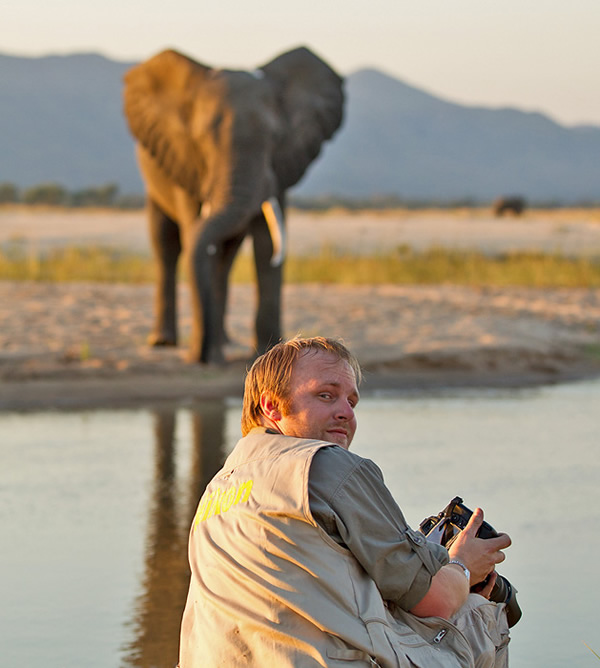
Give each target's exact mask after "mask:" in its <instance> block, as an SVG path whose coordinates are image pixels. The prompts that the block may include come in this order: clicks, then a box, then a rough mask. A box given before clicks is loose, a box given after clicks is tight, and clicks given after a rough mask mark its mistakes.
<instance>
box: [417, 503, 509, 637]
mask: <svg viewBox="0 0 600 668" xmlns="http://www.w3.org/2000/svg"><path fill="white" fill-rule="evenodd" d="M472 515H473V511H472V510H470V509H469V508H467V506H465V505H464V504H463V500H462V499H461V498H460V496H455V497H454V498H453V499H452V501H450V503H449V504H448V505H447V506H446V507H445V508H444V510H442V512H440V513H438V514H437V515H432V516H431V517H426V518H425V519H424V520H423V521H422V522H421V524H420V525H419V531H420V532H421V533H423V534H425V536H427V539H428V540H430V541H433V542H434V543H438V544H439V545H443V546H444V547H446V548H448V547H450V545H452V543H453V542H454V541H455V540H456V538H457V536H458V535H460V532H461V531H464V529H465V527H466V526H467V524H468V523H469V520H470V519H471V516H472ZM476 536H477V538H484V539H488V538H495V537H496V536H498V532H497V531H496V530H495V529H494V527H492V526H491V524H488V523H487V522H485V521H484V522H483V523H482V524H481V527H480V528H479V530H478V531H477V534H476ZM488 577H489V576H488ZM486 582H487V579H486V581H484V582H479V583H477V584H475V585H473V586H472V587H471V591H472V592H475V593H477V592H479V591H481V589H482V588H483V587H484V586H485V584H486ZM516 594H517V590H516V589H515V588H514V587H513V586H512V585H511V584H510V582H509V581H508V580H507V579H506V578H505V577H504V576H502V575H500V574H498V577H497V579H496V583H495V584H494V588H493V589H492V593H491V594H490V601H494V602H496V603H506V614H507V618H508V625H509V626H514V625H515V624H516V623H517V622H518V621H519V619H521V615H522V612H521V608H520V607H519V604H518V603H517V597H516Z"/></svg>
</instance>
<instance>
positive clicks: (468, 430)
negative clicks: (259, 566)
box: [0, 381, 600, 668]
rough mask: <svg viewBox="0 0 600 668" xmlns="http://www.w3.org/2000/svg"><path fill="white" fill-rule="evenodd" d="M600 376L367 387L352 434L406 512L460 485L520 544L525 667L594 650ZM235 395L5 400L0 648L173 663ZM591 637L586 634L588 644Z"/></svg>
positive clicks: (233, 437)
mask: <svg viewBox="0 0 600 668" xmlns="http://www.w3.org/2000/svg"><path fill="white" fill-rule="evenodd" d="M599 411H600V381H586V382H581V383H574V384H567V385H559V386H551V387H544V388H538V389H527V390H511V391H498V390H485V391H482V390H477V391H466V390H453V391H449V392H440V393H433V394H432V393H428V394H422V393H421V394H414V395H406V394H404V395H401V396H397V395H396V396H386V395H382V396H377V397H368V398H365V399H363V400H362V401H361V403H360V406H359V409H358V415H359V429H358V432H357V435H356V438H355V441H354V444H353V449H354V450H355V451H356V452H358V453H360V454H362V455H364V456H367V457H370V458H372V459H374V460H375V461H376V462H377V463H378V464H379V465H380V467H381V468H382V470H383V472H384V475H385V478H386V481H387V483H388V485H389V487H390V488H391V490H392V492H393V493H394V496H395V497H396V499H397V500H398V502H399V504H400V506H401V507H402V508H403V510H404V512H405V515H406V517H407V519H408V520H409V522H410V523H411V524H412V525H413V526H415V525H418V523H419V522H420V520H421V519H423V517H424V516H426V515H429V514H434V513H437V512H438V511H439V510H441V509H442V508H443V507H444V506H445V505H446V504H447V503H448V501H449V500H450V499H451V498H452V497H454V496H455V495H460V496H462V497H463V499H464V501H465V503H466V504H467V505H469V506H470V507H474V506H476V505H480V506H482V507H483V508H484V510H485V512H486V519H487V520H488V521H489V522H490V523H491V524H492V525H493V526H495V527H496V528H497V529H498V530H502V531H507V532H508V533H510V535H511V537H512V539H513V546H512V547H511V548H509V550H507V560H506V561H505V562H504V564H502V565H501V567H500V568H499V571H500V572H501V573H502V574H504V575H505V576H506V577H508V579H509V580H510V581H511V582H513V584H515V585H516V587H517V589H518V590H519V596H518V598H519V601H520V603H521V607H522V608H523V611H524V614H523V618H522V620H521V621H520V622H519V624H518V625H517V626H516V627H515V628H514V629H513V633H512V638H513V639H512V642H511V666H512V667H513V668H526V667H527V668H529V667H531V668H533V667H536V668H538V667H539V666H544V667H545V668H554V667H556V668H558V667H561V668H564V666H570V667H573V666H575V667H579V666H582V667H583V666H595V665H599V664H598V660H597V659H596V658H595V657H594V656H593V654H592V653H591V652H590V650H589V649H588V648H587V647H586V646H585V644H587V645H589V646H590V647H591V648H592V649H594V650H595V651H596V652H598V653H600V626H599V624H598V611H597V610H598V606H597V601H598V598H599V593H600V587H599V586H598V577H597V566H596V556H594V555H597V554H598V552H599V551H600V538H599V534H598V528H599V527H600V493H599V491H598V490H599V486H598V481H599V480H600V458H599V456H598V431H599V426H600V419H599ZM239 414H240V406H239V404H238V402H236V401H225V402H214V403H213V402H206V403H203V404H198V405H196V404H194V405H185V406H182V405H177V406H171V405H165V406H161V407H159V408H156V407H154V408H143V409H138V410H94V411H91V410H90V411H78V412H40V413H37V412H36V413H32V412H29V413H10V412H7V413H1V414H0V527H1V529H2V538H1V541H2V542H1V545H2V550H1V552H0V555H1V556H0V566H1V569H0V573H1V576H0V577H1V585H2V586H1V591H2V607H1V612H0V648H1V649H0V655H1V657H2V659H1V664H2V665H4V666H19V667H20V668H24V667H25V668H30V667H34V666H35V667H37V666H44V668H80V667H81V666H86V668H113V667H115V668H116V667H127V666H139V667H144V668H150V667H153V666H156V667H157V668H163V667H164V668H170V667H171V666H174V665H175V663H176V662H177V643H178V629H179V621H180V616H181V611H182V607H183V603H184V601H185V595H186V591H187V578H188V572H187V559H186V543H187V532H188V527H189V524H190V521H191V517H192V516H193V513H194V510H195V506H196V504H197V501H198V499H199V497H200V494H201V492H202V489H203V487H204V485H205V484H206V482H207V480H208V479H209V478H210V477H211V476H212V474H213V472H214V471H215V470H216V469H217V468H218V467H219V465H220V462H221V460H222V458H223V457H224V456H225V454H226V453H227V452H228V451H229V450H230V449H231V448H232V447H233V445H234V444H235V442H236V441H237V439H238V437H239ZM584 643H585V644H584Z"/></svg>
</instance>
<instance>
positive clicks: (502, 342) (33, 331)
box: [0, 213, 600, 410]
mask: <svg viewBox="0 0 600 668" xmlns="http://www.w3.org/2000/svg"><path fill="white" fill-rule="evenodd" d="M18 215H20V216H21V218H20V220H21V222H22V223H23V222H26V223H27V224H26V225H25V224H23V225H21V226H20V227H19V230H20V234H16V233H15V232H14V229H13V231H12V233H11V236H10V237H9V238H11V239H13V240H14V239H15V238H17V237H18V238H19V239H21V240H26V241H27V243H31V244H38V245H41V244H50V245H57V244H58V243H65V242H66V241H68V243H85V242H89V241H90V238H94V234H95V233H97V232H98V230H99V231H100V232H101V231H102V230H103V229H104V228H102V226H100V227H98V226H97V225H94V220H93V217H92V218H91V219H90V218H89V217H88V218H87V221H88V222H89V223H91V224H90V225H89V226H88V227H84V226H82V220H75V219H74V218H73V217H71V216H70V215H63V216H62V218H61V217H58V218H54V219H52V220H51V221H50V223H48V218H45V219H44V221H45V223H44V222H41V221H40V219H38V218H36V217H35V216H33V218H32V217H31V215H30V214H27V216H29V217H26V218H23V216H24V215H25V214H23V213H20V214H18ZM52 215H54V216H56V214H52ZM102 215H104V216H108V217H107V218H105V223H106V226H107V227H109V228H110V236H109V237H108V238H107V239H103V240H102V243H111V244H112V245H121V246H124V245H125V246H128V247H131V246H132V245H133V246H135V244H140V245H141V244H144V243H146V244H147V241H146V240H145V229H144V223H143V216H141V215H140V214H139V213H135V214H127V215H124V214H123V217H122V218H119V217H118V216H116V217H115V215H114V214H102ZM302 215H304V214H302ZM4 216H5V214H4ZM79 216H80V219H81V217H82V214H79ZM432 216H433V214H432ZM83 218H85V216H83ZM309 218H310V217H308V218H304V219H302V220H301V224H299V223H298V222H297V220H298V219H296V225H295V224H294V220H292V221H291V225H290V240H292V239H293V238H294V236H295V237H296V238H297V239H300V238H304V243H305V244H311V243H313V244H314V243H315V240H316V239H319V240H320V242H321V243H333V242H335V240H336V239H343V243H344V244H346V245H347V246H350V245H351V244H358V245H360V246H361V247H364V244H365V241H364V238H363V237H365V235H366V237H365V238H368V239H369V241H370V243H371V244H372V245H373V246H375V245H376V244H382V243H385V244H388V243H390V240H389V239H387V238H386V237H385V235H382V233H381V230H382V229H385V230H386V234H391V235H392V236H393V243H399V242H400V243H406V240H405V239H404V236H403V235H405V234H408V233H407V232H406V228H407V226H410V225H412V224H413V223H412V222H411V221H413V219H412V218H405V219H404V220H397V221H396V222H395V223H394V222H393V221H390V220H385V221H382V220H381V221H379V225H380V227H379V228H377V229H378V230H380V234H379V236H377V234H374V229H375V228H376V227H377V226H376V225H374V223H373V220H365V219H364V218H360V217H358V218H357V217H354V218H353V225H349V224H348V223H346V224H344V223H343V221H342V222H340V219H339V218H338V219H337V222H336V221H335V220H334V219H328V220H326V221H325V220H324V219H320V220H317V219H310V220H309ZM32 220H33V222H32ZM61 220H63V223H62V227H61V223H60V221H61ZM423 220H425V221H426V222H425V223H423V221H422V224H421V228H427V229H429V230H430V233H429V234H430V236H431V238H433V239H435V238H436V233H435V232H434V229H435V226H436V225H437V230H438V231H437V238H438V240H440V239H441V240H443V239H446V240H447V241H446V243H450V242H449V241H448V240H449V239H451V238H452V237H454V238H455V239H457V240H462V241H463V242H464V236H465V232H464V228H465V226H471V227H472V228H476V229H477V230H478V233H477V234H481V241H480V243H479V246H481V245H483V242H484V241H485V240H486V239H487V240H488V242H489V243H492V242H493V243H494V244H495V246H502V247H503V248H505V249H506V248H510V247H511V244H515V243H517V241H518V240H519V239H521V241H519V243H521V244H524V243H525V241H523V240H522V239H524V238H525V237H526V236H527V235H529V237H528V238H530V239H531V235H532V233H533V232H535V235H537V236H539V239H538V241H537V245H538V246H543V247H544V248H549V247H550V248H554V249H555V250H556V249H557V244H558V242H559V241H560V240H562V241H563V242H565V243H567V242H568V244H569V248H570V252H586V253H589V252H595V253H596V254H597V253H598V250H599V248H600V245H599V244H598V242H597V241H594V239H596V237H594V236H593V235H596V234H598V233H599V232H600V224H599V223H598V220H597V219H591V220H590V219H588V218H585V216H584V217H582V218H578V217H572V218H570V219H569V220H565V221H559V222H558V223H557V222H556V221H555V220H554V221H553V220H550V219H543V220H541V219H540V220H541V222H539V221H538V222H539V225H538V226H537V227H536V225H537V223H535V220H533V221H529V228H528V227H527V222H526V221H510V223H509V224H508V225H506V226H505V227H504V228H503V227H502V224H503V221H495V222H494V221H493V219H491V218H490V217H486V218H485V219H481V220H479V223H478V222H477V220H474V219H473V218H472V217H470V218H465V217H464V216H450V215H448V216H446V217H444V216H442V217H440V215H439V214H437V218H435V219H434V218H433V217H429V218H425V219H423ZM7 221H8V222H9V223H10V221H12V225H13V228H14V226H15V225H18V220H17V221H16V222H15V218H14V217H13V218H10V217H9V218H6V217H3V216H2V215H0V223H2V225H1V226H0V227H1V228H2V229H3V230H4V234H5V235H6V230H7V229H8V226H7V225H5V224H4V223H7ZM107 221H110V225H109V223H108V222H107ZM407 221H408V222H407ZM83 222H84V223H85V220H83ZM95 222H96V223H97V222H98V220H97V219H96V221H95ZM44 224H45V227H44ZM75 224H79V228H78V229H79V232H78V233H75V231H74V227H73V226H74V225H75ZM340 225H343V228H342V230H341V228H340ZM515 225H516V226H520V227H519V229H520V230H521V233H522V234H521V236H520V235H519V234H517V233H516V232H515V231H514V226H515ZM557 225H559V228H560V229H562V230H563V231H562V232H561V231H559V232H557V231H556V230H557V227H556V226H557ZM565 225H568V226H570V227H568V228H565ZM36 226H37V227H36ZM482 226H483V227H486V226H487V227H486V229H487V232H486V233H485V234H483V233H482ZM511 226H512V228H513V229H511ZM541 226H545V229H546V233H545V236H544V235H542V234H541V232H540V227H541ZM296 227H297V234H296V233H294V234H292V230H294V229H296ZM534 227H535V230H533V228H534ZM36 229H37V230H38V232H37V235H36ZM415 229H416V227H415ZM419 229H420V228H419ZM565 229H568V230H570V231H568V232H565V231H564V230H565ZM351 230H353V232H352V233H351ZM365 230H366V232H365ZM49 231H51V232H52V235H48V232H49ZM42 232H46V237H44V235H43V234H42ZM353 234H354V236H352V235H353ZM423 235H424V232H423V230H422V231H421V237H422V243H423V244H425V240H424V236H423ZM586 235H587V236H586ZM590 235H591V239H592V240H591V241H590ZM50 236H51V237H52V238H49V237H50ZM414 236H415V237H417V236H418V235H416V234H415V235H414ZM471 236H472V237H473V238H474V237H477V235H475V234H473V235H471ZM59 238H60V241H59V240H58V239H59ZM542 238H543V239H545V242H544V243H545V244H547V245H546V246H544V244H543V243H542V241H541V239H542ZM597 238H598V239H600V235H599V236H598V237H597ZM6 239H7V237H6V236H4V238H2V234H0V241H4V240H6ZM382 239H383V241H382ZM581 239H584V241H583V242H581ZM96 242H97V240H96ZM290 243H292V241H290ZM294 243H296V244H299V243H301V241H295V242H294ZM415 245H416V244H415ZM430 245H431V243H430ZM475 245H476V244H475V243H474V242H473V241H472V243H471V246H470V247H474V246H475ZM535 246H536V244H534V243H528V248H530V249H531V248H534V247H535ZM140 247H141V246H140ZM577 248H579V249H580V250H579V251H577V250H575V249H577ZM180 292H181V294H180V297H181V300H180V301H181V314H180V325H181V337H182V341H183V342H185V339H186V338H187V336H188V333H189V329H190V315H189V313H190V311H189V303H188V293H187V287H186V286H181V287H180ZM152 299H153V289H152V286H133V285H98V284H43V283H28V282H9V281H4V282H0V322H1V323H2V327H1V328H0V409H3V410H10V409H35V408H68V407H81V406H100V405H123V404H143V403H149V402H154V401H161V400H165V399H172V400H176V401H190V400H195V399H201V398H203V397H209V396H240V394H241V390H242V384H243V376H244V370H245V368H246V365H247V363H248V360H249V359H250V357H251V355H252V320H253V313H254V288H253V286H238V285H236V286H233V288H232V290H231V302H230V305H229V313H228V320H227V328H228V332H229V334H230V336H231V338H232V340H233V341H234V342H235V344H234V345H232V346H231V347H230V349H229V350H228V351H227V352H228V356H229V358H230V363H229V364H228V365H227V366H226V367H225V368H210V367H208V368H207V367H201V366H198V365H188V364H186V363H185V361H184V355H185V347H182V348H178V349H151V348H149V347H147V346H146V343H145V340H146V336H147V334H148V331H149V330H150V327H151V321H152ZM284 331H285V335H286V336H291V335H294V334H297V333H301V334H304V335H314V334H323V335H331V336H341V337H342V338H343V339H344V340H345V341H346V343H347V344H348V345H349V346H350V347H351V348H352V349H353V350H354V351H355V352H356V353H357V354H358V356H359V359H360V360H361V362H362V363H363V365H364V367H365V370H366V379H365V384H364V388H363V391H364V392H366V393H369V392H373V391H377V390H401V391H414V390H419V389H423V388H439V387H449V386H457V385H461V386H498V387H502V386H522V385H531V384H539V383H554V382H561V381H565V380H570V379H575V378H582V377H586V376H590V375H600V354H599V351H600V290H598V289H596V290H586V289H578V290H536V289H524V288H506V289H489V288H488V289H470V288H463V287H456V286H430V287H425V286H416V287H405V286H360V287H346V286H322V285H300V286H296V285H286V286H285V289H284Z"/></svg>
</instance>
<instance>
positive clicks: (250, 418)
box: [242, 336, 362, 436]
mask: <svg viewBox="0 0 600 668" xmlns="http://www.w3.org/2000/svg"><path fill="white" fill-rule="evenodd" d="M309 350H313V351H315V352H318V351H320V350H321V351H323V352H327V353H331V354H332V355H335V357H337V358H338V359H340V360H343V361H345V362H347V363H348V364H349V365H350V367H351V368H352V370H353V371H354V374H355V376H356V383H357V385H358V384H360V381H361V380H362V372H361V369H360V364H359V363H358V360H357V359H356V357H354V355H353V354H352V353H351V352H350V351H349V350H348V349H347V348H346V346H345V345H344V344H343V343H342V342H341V341H339V340H337V339H332V338H325V337H323V336H313V337H310V338H301V337H295V338H293V339H290V340H289V341H282V342H281V343H278V344H276V345H275V346H273V347H272V348H271V349H270V350H268V351H267V352H266V353H265V354H264V355H261V356H260V357H258V358H257V359H256V360H255V361H254V364H253V365H252V367H251V368H250V371H248V374H247V376H246V382H245V386H244V405H243V408H242V434H243V435H244V436H245V435H246V434H247V433H248V432H249V431H250V430H251V429H252V428H253V427H259V426H261V425H262V411H261V407H260V398H261V396H262V395H263V394H265V393H267V394H270V395H271V397H272V399H273V400H275V401H276V402H277V403H279V404H280V406H281V408H282V409H284V410H285V409H286V408H287V405H288V401H289V395H290V380H291V377H292V371H293V368H294V363H295V362H296V360H297V359H298V357H299V356H300V354H301V353H303V352H307V351H309Z"/></svg>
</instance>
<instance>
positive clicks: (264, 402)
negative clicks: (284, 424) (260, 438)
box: [260, 394, 281, 422]
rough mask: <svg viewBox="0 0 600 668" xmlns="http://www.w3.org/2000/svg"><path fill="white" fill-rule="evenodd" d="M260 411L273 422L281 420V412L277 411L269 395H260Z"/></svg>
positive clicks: (275, 404) (274, 402)
mask: <svg viewBox="0 0 600 668" xmlns="http://www.w3.org/2000/svg"><path fill="white" fill-rule="evenodd" d="M260 409H261V411H262V414H263V415H264V416H265V417H266V418H267V419H268V420H271V421H273V422H279V420H281V411H280V410H279V408H278V406H277V403H276V401H275V400H274V399H273V397H272V396H271V395H270V394H261V395H260Z"/></svg>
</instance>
